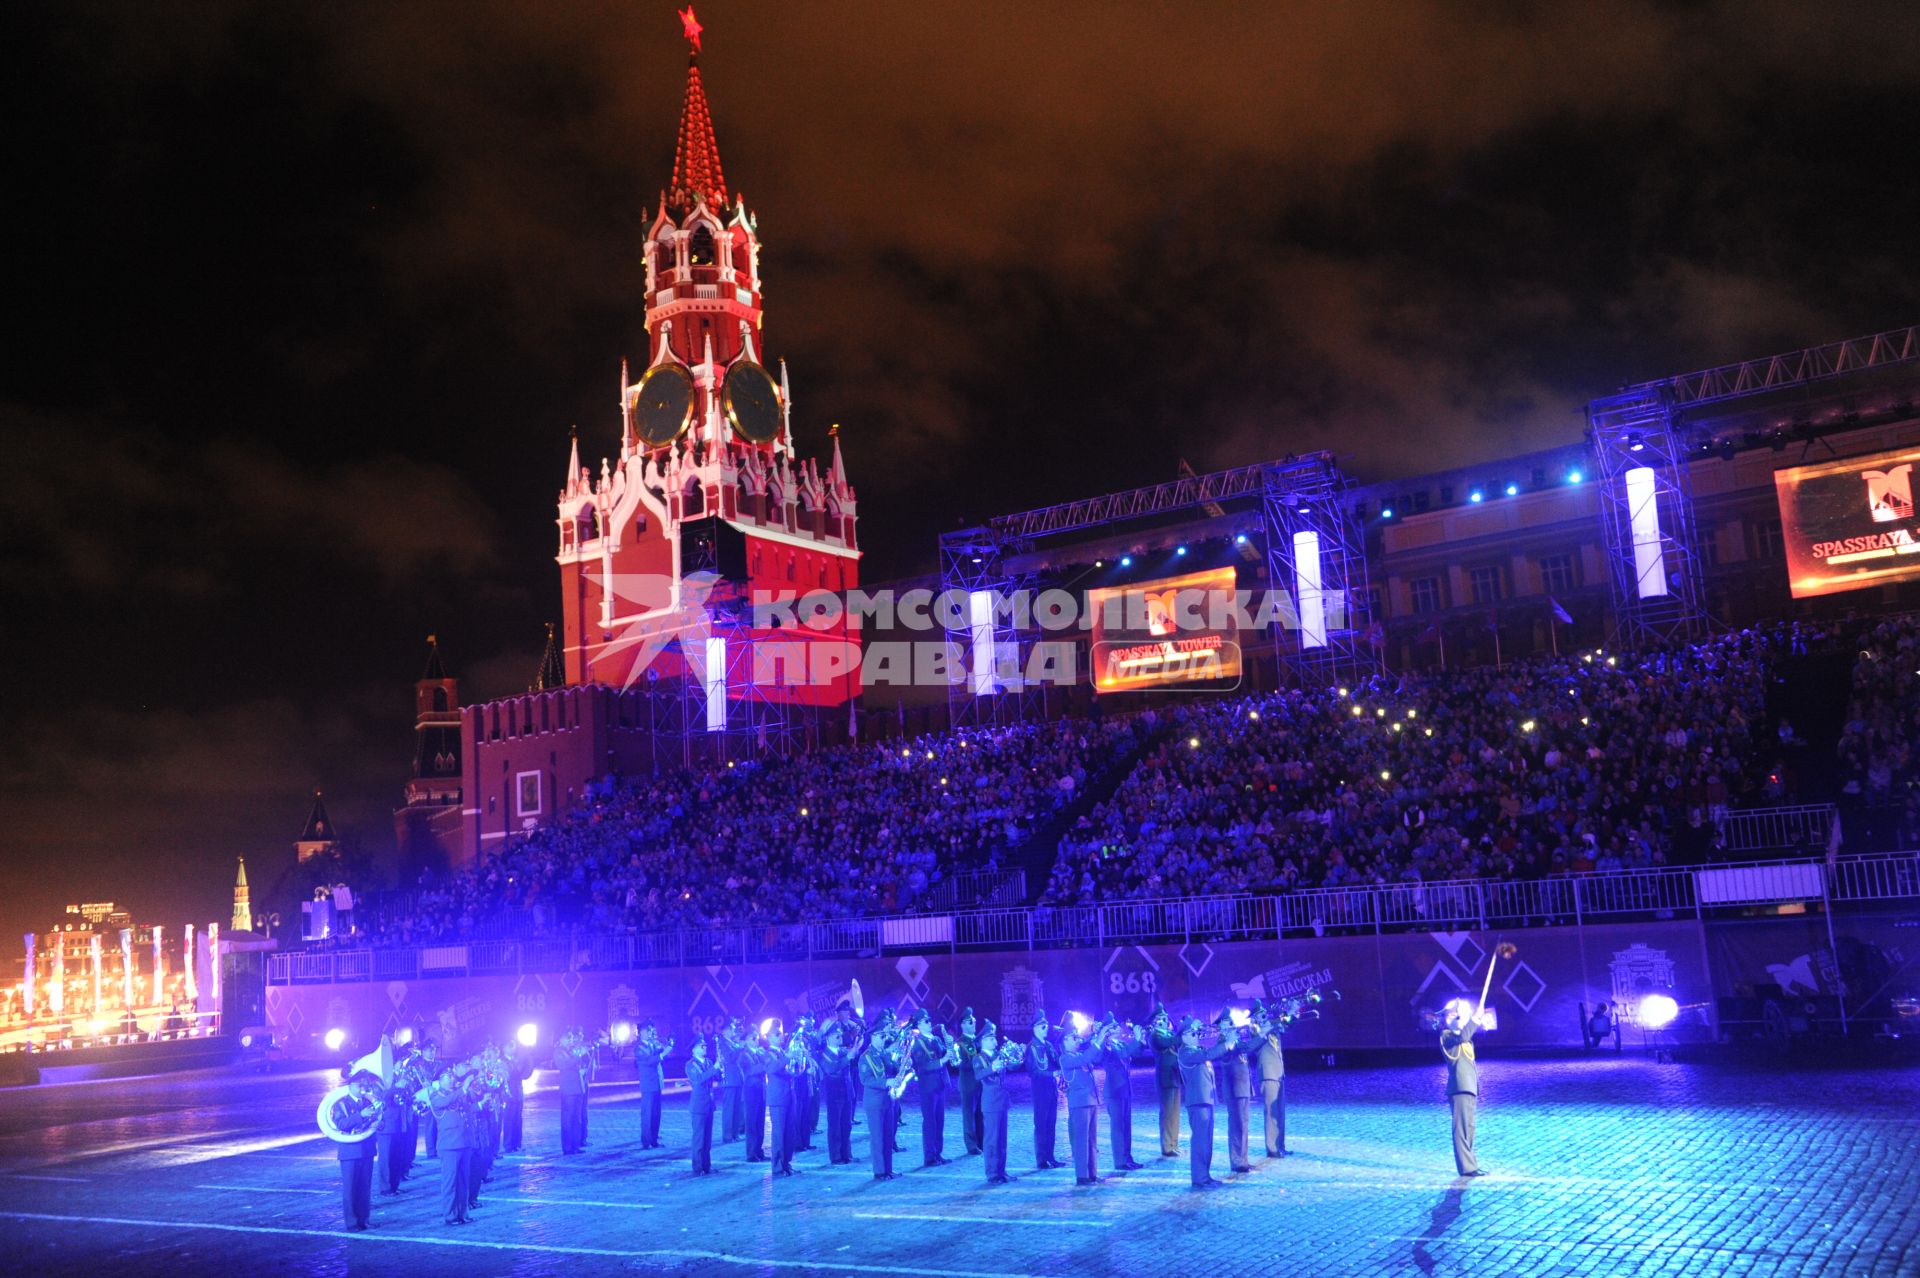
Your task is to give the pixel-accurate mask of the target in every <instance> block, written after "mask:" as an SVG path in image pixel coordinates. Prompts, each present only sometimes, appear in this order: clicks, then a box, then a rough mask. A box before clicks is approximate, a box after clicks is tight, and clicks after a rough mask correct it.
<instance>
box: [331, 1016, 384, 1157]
mask: <svg viewBox="0 0 1920 1278" xmlns="http://www.w3.org/2000/svg"><path fill="white" fill-rule="evenodd" d="M346 1073H347V1077H348V1078H352V1077H354V1076H355V1075H357V1074H372V1075H373V1076H374V1077H376V1078H378V1079H379V1080H380V1086H381V1088H382V1089H385V1088H387V1087H391V1086H392V1085H393V1043H392V1041H391V1040H389V1039H385V1038H383V1039H381V1040H380V1046H379V1047H377V1048H375V1049H374V1050H373V1051H371V1052H368V1053H367V1054H366V1055H365V1056H362V1057H361V1058H360V1059H359V1060H357V1061H355V1062H354V1063H353V1064H351V1065H349V1066H347V1070H346ZM352 1097H353V1085H352V1084H351V1083H342V1084H341V1085H340V1086H338V1087H336V1088H334V1089H333V1090H332V1091H330V1092H328V1093H327V1094H326V1095H325V1096H322V1097H321V1098H320V1107H319V1109H318V1110H316V1111H315V1112H314V1121H315V1122H317V1123H318V1124H319V1125H320V1134H321V1135H323V1136H325V1137H327V1138H328V1139H329V1140H337V1141H341V1142H353V1141H360V1140H365V1139H366V1138H367V1137H369V1136H371V1135H373V1134H374V1132H376V1131H378V1130H379V1129H380V1111H381V1109H382V1108H383V1107H384V1105H385V1103H386V1102H385V1100H384V1099H383V1098H379V1097H376V1098H375V1099H373V1100H371V1101H366V1102H359V1101H355V1102H354V1104H353V1106H351V1107H350V1110H351V1112H350V1116H349V1117H348V1121H347V1125H346V1126H344V1127H342V1126H341V1125H340V1124H339V1123H338V1122H337V1121H336V1120H335V1118H334V1109H335V1107H336V1106H338V1105H339V1104H340V1102H341V1101H344V1100H351V1099H352Z"/></svg>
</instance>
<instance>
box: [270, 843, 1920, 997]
mask: <svg viewBox="0 0 1920 1278" xmlns="http://www.w3.org/2000/svg"><path fill="white" fill-rule="evenodd" d="M1742 870H1750V871H1755V872H1756V873H1755V874H1753V875H1752V876H1751V877H1752V881H1753V882H1755V883H1757V884H1762V885H1765V884H1781V885H1804V886H1783V887H1780V888H1778V889H1776V890H1771V891H1759V892H1757V893H1748V894H1746V895H1743V896H1741V897H1740V898H1739V899H1737V900H1732V899H1728V898H1726V897H1725V896H1724V894H1722V895H1716V894H1715V892H1714V890H1713V889H1712V888H1711V887H1710V888H1709V890H1708V891H1707V892H1706V893H1703V892H1702V891H1701V882H1702V879H1703V876H1707V878H1708V881H1709V883H1714V884H1717V883H1720V882H1723V881H1724V880H1725V879H1726V877H1727V875H1728V872H1737V871H1742ZM1816 888H1817V890H1815V889H1816ZM1915 898H1920V852H1901V853H1883V854H1878V855H1867V856H1849V857H1835V858H1831V859H1829V860H1826V861H1824V862H1823V861H1812V860H1795V861H1749V862H1741V863H1735V864H1732V865H1721V866H1712V867H1708V868H1706V869H1703V870H1695V869H1686V868H1664V869H1647V870H1623V871H1619V872H1617V873H1588V874H1579V875H1563V876H1560V877H1556V878H1548V879H1520V880H1496V879H1456V880H1448V881H1443V882H1434V883H1394V884H1388V885H1385V886H1379V887H1350V888H1315V889H1311V890H1307V891H1300V892H1285V893H1280V894H1277V895H1254V894H1251V893H1247V894H1237V895H1232V896H1209V897H1181V898H1168V899H1162V900H1142V901H1113V902H1109V903H1108V904H1105V905H1038V906H1033V907H1030V908H1029V907H1021V908H1015V909H994V910H965V911H956V912H955V913H953V914H950V915H927V914H907V915H898V916H894V917H891V918H860V919H837V920H822V921H818V922H811V923H794V924H781V925H770V926H763V927H754V928H713V929H707V930H696V931H680V932H633V933H599V934H589V933H581V934H578V935H568V936H547V937H534V938H529V939H525V940H510V941H473V942H469V943H467V944H463V945H441V946H427V947H423V948H419V949H399V950H342V951H336V952H319V953H293V954H274V955H271V956H269V958H270V961H269V963H268V980H269V982H271V983H272V984H275V985H286V984H294V985H307V984H325V983H330V982H334V981H365V980H391V979H413V978H416V977H419V976H422V975H427V976H446V975H494V974H510V973H518V972H560V971H573V970H583V969H590V968H591V969H602V970H626V969H632V968H647V967H687V966H700V965H703V964H742V963H779V962H799V961H804V960H807V959H815V958H823V959H824V958H853V957H861V956H868V955H876V954H883V953H903V952H911V951H923V952H924V951H926V950H930V949H933V950H951V951H959V950H987V949H992V950H1008V949H1052V948H1059V947H1065V946H1098V947H1102V948H1104V947H1107V946H1114V945H1146V944H1156V943H1166V942H1188V941H1233V940H1260V939H1271V938H1275V937H1278V936H1282V935H1287V934H1292V935H1303V934H1310V935H1316V936H1317V935H1324V934H1327V933H1349V934H1350V933H1355V932H1400V931H1424V930H1429V929H1448V930H1453V929H1482V928H1489V927H1529V926H1535V927H1538V926H1552V925H1559V924H1566V923H1574V922H1579V921H1582V920H1591V919H1604V918H1622V917H1627V916H1638V917H1652V918H1675V917H1682V916H1687V915H1692V916H1695V917H1699V916H1701V915H1703V914H1704V913H1705V912H1707V911H1709V910H1714V909H1719V908H1750V907H1753V906H1756V905H1768V904H1777V903H1788V902H1792V901H1798V902H1806V903H1814V902H1820V901H1822V900H1824V901H1825V902H1827V903H1831V902H1835V901H1840V902H1847V903H1867V902H1875V901H1909V900H1913V899H1915ZM890 938H891V939H890Z"/></svg>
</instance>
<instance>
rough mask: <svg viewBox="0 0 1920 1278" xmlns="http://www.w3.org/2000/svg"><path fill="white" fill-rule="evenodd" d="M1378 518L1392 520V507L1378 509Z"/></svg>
mask: <svg viewBox="0 0 1920 1278" xmlns="http://www.w3.org/2000/svg"><path fill="white" fill-rule="evenodd" d="M1380 518H1382V519H1392V518H1393V507H1391V506H1382V507H1381V508H1380Z"/></svg>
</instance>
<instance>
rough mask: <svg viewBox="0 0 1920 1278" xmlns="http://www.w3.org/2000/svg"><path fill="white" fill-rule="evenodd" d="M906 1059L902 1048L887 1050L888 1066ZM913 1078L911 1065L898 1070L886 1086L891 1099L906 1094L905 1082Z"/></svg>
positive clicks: (907, 1082) (897, 1098)
mask: <svg viewBox="0 0 1920 1278" xmlns="http://www.w3.org/2000/svg"><path fill="white" fill-rule="evenodd" d="M916 1032H917V1031H916ZM906 1059H907V1053H906V1051H905V1050H904V1049H902V1048H898V1047H895V1048H890V1049H888V1051H887V1064H888V1067H889V1068H891V1067H893V1066H895V1065H899V1064H901V1063H902V1062H904V1061H905V1060H906ZM913 1080H914V1072H913V1066H912V1065H908V1066H907V1067H906V1068H905V1069H903V1070H901V1071H900V1076H899V1077H898V1078H896V1079H894V1080H893V1082H892V1084H891V1085H889V1086H888V1088H887V1095H889V1096H891V1097H893V1099H895V1100H899V1099H900V1098H901V1097H902V1096H903V1095H905V1094H906V1090H907V1084H909V1083H911V1082H912V1081H913Z"/></svg>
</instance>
